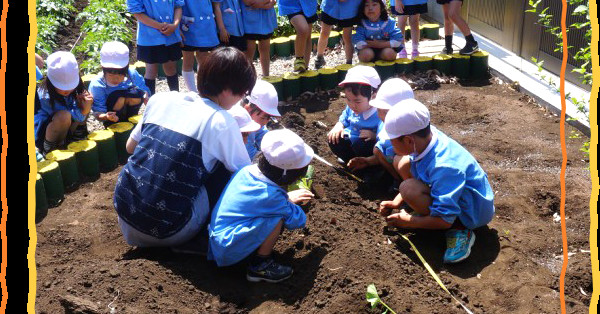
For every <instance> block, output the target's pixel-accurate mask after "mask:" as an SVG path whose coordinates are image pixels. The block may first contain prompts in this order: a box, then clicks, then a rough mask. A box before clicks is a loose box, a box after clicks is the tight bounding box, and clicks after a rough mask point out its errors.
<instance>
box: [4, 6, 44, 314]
mask: <svg viewBox="0 0 600 314" xmlns="http://www.w3.org/2000/svg"><path fill="white" fill-rule="evenodd" d="M5 2H6V1H5ZM4 8H6V6H5V7H4ZM27 11H28V15H29V33H30V34H31V35H30V36H29V41H28V44H27V56H28V58H27V60H28V61H27V68H28V69H29V89H28V90H27V152H28V154H29V184H28V186H27V189H28V191H29V192H28V193H27V194H28V198H27V226H28V229H29V248H28V249H27V266H28V268H29V294H28V297H27V313H35V297H36V291H37V269H36V266H35V248H36V246H37V230H36V226H35V180H36V178H37V161H36V157H35V137H34V134H33V107H34V96H35V58H34V55H35V43H36V39H37V33H38V28H37V18H36V2H35V0H28V1H27ZM2 29H3V30H4V27H3V28H2ZM2 37H3V38H5V37H4V36H2ZM2 50H3V51H4V50H5V49H2ZM2 174H3V175H4V171H3V172H2ZM3 186H4V185H3ZM4 291H6V290H4ZM3 312H4V311H3Z"/></svg>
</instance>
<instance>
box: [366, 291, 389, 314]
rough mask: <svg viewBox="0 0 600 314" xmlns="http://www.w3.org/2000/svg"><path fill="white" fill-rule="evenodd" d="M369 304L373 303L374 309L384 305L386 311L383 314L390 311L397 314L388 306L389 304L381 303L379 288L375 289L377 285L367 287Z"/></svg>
mask: <svg viewBox="0 0 600 314" xmlns="http://www.w3.org/2000/svg"><path fill="white" fill-rule="evenodd" d="M367 302H369V303H371V308H372V309H374V308H376V307H377V305H378V304H381V305H383V307H385V311H384V312H383V314H386V313H387V312H388V311H389V312H390V313H392V314H396V312H394V310H392V309H391V308H390V307H389V306H387V304H385V303H383V301H381V298H380V297H379V294H378V293H377V288H376V287H375V284H370V285H369V286H368V287H367Z"/></svg>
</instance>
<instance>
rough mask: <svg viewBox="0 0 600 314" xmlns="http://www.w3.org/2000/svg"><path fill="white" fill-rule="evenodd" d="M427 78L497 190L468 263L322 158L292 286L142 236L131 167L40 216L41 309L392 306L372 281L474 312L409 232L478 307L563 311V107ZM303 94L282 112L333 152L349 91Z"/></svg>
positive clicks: (584, 213)
mask: <svg viewBox="0 0 600 314" xmlns="http://www.w3.org/2000/svg"><path fill="white" fill-rule="evenodd" d="M420 79H423V80H425V82H424V83H423V84H422V85H419V86H421V87H427V88H428V90H417V91H416V92H415V93H416V98H417V99H418V100H420V101H422V102H423V103H424V104H425V105H426V106H427V107H428V108H429V109H430V111H431V115H432V124H434V125H435V126H436V127H438V128H439V129H441V130H442V131H443V132H445V133H446V134H448V135H449V136H451V137H453V138H454V139H456V140H457V141H458V142H459V143H461V144H462V145H463V146H465V147H466V148H467V149H468V150H469V151H470V152H471V153H472V154H473V155H474V156H475V157H476V158H477V160H478V161H479V163H480V164H481V166H482V167H483V169H484V170H485V171H487V173H488V176H489V179H490V183H491V185H492V188H493V190H494V192H495V195H496V199H495V204H496V216H495V217H494V220H493V221H492V222H491V223H490V224H489V226H486V227H484V228H480V229H478V230H476V231H475V233H476V235H477V240H476V242H475V246H474V248H473V251H472V254H471V256H470V257H469V258H468V259H467V260H466V261H464V262H463V263H460V264H457V265H445V264H443V263H442V262H441V261H442V255H443V252H444V249H445V243H444V242H445V238H444V234H443V232H438V231H433V232H429V231H419V232H414V231H410V230H395V229H388V228H386V227H385V222H384V220H383V218H382V217H380V216H379V214H378V213H377V211H376V209H377V207H378V204H379V202H380V201H382V200H386V199H391V198H392V197H393V196H394V195H393V194H389V193H388V189H387V187H385V186H379V185H377V184H375V185H369V186H367V185H364V184H361V183H359V182H357V181H355V180H354V179H352V178H351V177H349V176H345V175H343V174H339V173H338V172H336V171H335V170H333V169H331V168H328V167H326V166H324V165H322V164H321V163H318V162H316V161H313V163H312V164H313V165H314V167H315V181H314V184H313V189H314V192H315V195H316V198H315V200H313V201H312V202H311V203H310V204H309V205H308V207H307V211H308V214H307V216H308V221H307V226H306V228H304V229H302V230H297V231H293V232H290V231H285V232H284V233H283V235H282V236H281V238H280V241H278V243H277V245H276V248H275V252H276V254H277V255H278V258H279V259H280V260H281V261H282V262H283V263H288V264H290V265H292V266H293V267H294V270H295V273H294V275H293V277H292V278H291V279H289V280H287V281H285V282H283V283H280V284H267V283H260V284H252V283H249V282H247V281H246V279H245V267H243V266H233V267H228V268H217V267H216V266H215V264H214V263H212V262H207V261H206V260H205V259H204V258H200V257H192V256H189V255H177V254H173V253H172V252H171V251H170V250H168V249H132V248H130V247H129V246H128V245H127V244H126V243H125V242H124V241H123V238H122V236H121V233H120V230H119V227H118V224H117V215H116V213H115V211H114V209H113V205H112V195H113V190H114V184H115V182H116V179H117V176H118V173H119V171H120V167H119V168H117V169H115V170H112V171H110V172H107V173H103V174H102V175H101V177H100V179H98V180H96V181H93V182H88V183H84V184H82V185H81V186H80V187H79V189H78V190H76V191H74V192H72V193H70V194H68V196H67V197H66V198H65V200H64V202H63V203H62V204H61V205H60V206H58V207H55V208H51V209H50V210H49V212H48V216H47V217H46V218H45V219H44V220H43V221H42V222H41V223H40V224H39V225H38V226H37V234H38V243H37V251H36V264H37V275H38V279H37V282H38V285H37V300H36V306H37V308H36V309H37V312H38V313H62V312H65V311H66V312H68V311H69V310H73V309H75V308H80V309H81V308H88V309H89V310H90V311H91V312H92V313H93V312H94V311H95V312H97V313H106V312H108V311H109V309H108V308H107V306H108V305H109V303H110V305H111V306H112V307H115V308H116V310H117V313H204V312H207V313H240V312H241V313H246V312H253V313H292V312H302V313H320V312H342V313H360V312H372V313H375V312H377V311H379V312H381V311H383V310H382V309H381V308H378V309H377V310H371V309H370V305H369V303H368V302H367V300H366V299H365V293H366V289H367V286H368V285H369V284H371V283H373V284H375V285H376V286H377V289H378V292H379V296H380V297H381V299H382V300H383V301H384V302H385V303H386V304H387V305H389V306H390V307H391V308H392V309H394V311H396V312H397V313H406V312H415V313H464V310H463V309H462V308H460V307H459V306H458V305H457V304H456V303H455V302H454V301H453V300H452V299H451V298H450V296H448V295H447V294H446V292H444V291H443V290H442V289H441V288H440V287H439V286H438V284H437V283H436V282H435V280H434V279H433V278H432V277H431V276H430V275H429V273H428V272H427V270H426V269H425V268H424V267H423V266H422V264H421V262H420V260H419V259H418V257H417V255H416V254H415V253H414V252H413V251H412V250H411V248H410V245H409V244H408V243H407V242H406V241H405V240H404V239H402V237H401V236H400V234H406V235H408V237H409V238H410V239H411V241H413V243H414V244H415V245H416V247H417V248H418V250H419V251H420V253H421V254H422V255H423V257H424V258H425V259H426V260H427V262H428V263H429V264H430V265H431V267H432V268H433V269H434V270H435V271H436V273H437V274H438V275H439V277H440V278H441V280H442V281H443V282H444V284H445V285H446V286H447V287H448V289H449V290H450V291H451V292H452V293H453V294H454V295H455V296H456V297H457V298H458V299H460V300H461V301H462V302H463V303H464V304H465V305H466V306H467V307H468V308H469V309H471V310H472V311H473V312H475V313H483V312H486V313H489V312H491V313H506V312H520V313H531V312H535V313H539V312H557V311H559V310H560V303H559V280H558V278H559V275H560V268H561V265H562V259H561V255H562V254H561V234H560V224H559V223H556V222H555V220H554V214H555V213H557V212H558V210H559V203H560V181H559V174H560V163H561V151H560V142H559V118H558V117H556V116H554V115H552V114H550V113H548V112H546V111H545V110H543V109H541V108H539V107H538V106H536V105H535V104H533V103H532V101H531V100H530V99H529V98H528V97H526V96H524V95H522V94H520V93H518V92H516V91H514V90H512V89H510V88H509V86H508V85H506V84H500V83H499V82H498V80H495V79H492V81H493V83H489V84H488V83H486V82H479V83H477V84H469V85H471V86H466V85H465V86H461V85H456V84H443V82H442V84H441V85H440V84H439V83H435V84H434V83H432V82H430V81H428V80H430V79H427V78H419V79H416V78H415V81H419V80H420ZM299 99H300V100H299V101H298V102H297V103H292V104H291V105H289V106H288V108H287V109H288V113H286V114H285V115H284V117H283V118H282V119H281V120H282V123H283V124H284V125H285V126H286V127H287V128H290V129H292V130H294V131H296V132H297V133H298V134H299V135H300V136H301V137H302V138H304V140H305V141H306V142H307V143H309V145H311V146H313V147H314V148H315V150H316V152H317V153H318V154H320V155H321V156H323V157H324V158H325V159H327V160H329V161H330V162H334V161H335V158H334V157H333V155H332V153H331V152H330V151H329V148H328V146H327V143H326V134H327V132H328V131H329V129H330V128H331V127H332V126H333V125H334V124H335V122H336V121H337V118H338V116H339V114H340V113H341V111H342V110H343V108H344V105H345V104H344V101H343V99H342V98H340V95H339V94H338V93H336V92H330V93H328V94H324V93H323V94H320V93H316V94H314V95H313V96H312V97H310V98H309V99H308V98H306V97H300V98H299ZM306 108H309V110H307V109H306ZM307 111H308V112H307ZM323 125H326V127H323ZM567 130H568V132H570V131H571V130H572V129H571V128H570V127H567ZM582 144H583V139H578V138H570V139H568V140H567V145H568V155H569V163H568V168H567V179H566V182H567V200H566V201H567V204H566V215H567V220H566V221H567V235H568V239H569V253H570V258H569V268H568V271H567V278H566V299H567V311H568V312H583V311H587V306H588V305H589V301H590V297H591V293H592V275H591V267H590V255H589V242H588V238H589V231H588V228H589V210H588V203H589V191H590V188H591V187H590V185H591V184H590V177H589V171H588V163H587V161H586V160H584V159H585V158H586V157H585V156H584V155H583V153H581V152H580V151H579V148H580V147H581V145H582ZM113 301H114V302H113ZM111 302H113V303H111Z"/></svg>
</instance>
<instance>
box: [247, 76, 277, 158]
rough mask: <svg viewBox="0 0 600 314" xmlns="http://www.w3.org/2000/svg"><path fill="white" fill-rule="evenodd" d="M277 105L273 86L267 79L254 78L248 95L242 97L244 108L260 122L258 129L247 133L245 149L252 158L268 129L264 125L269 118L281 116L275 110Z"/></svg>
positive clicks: (253, 118) (258, 149)
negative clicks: (254, 80)
mask: <svg viewBox="0 0 600 314" xmlns="http://www.w3.org/2000/svg"><path fill="white" fill-rule="evenodd" d="M278 105H279V100H278V97H277V90H275V86H273V84H271V83H269V82H267V81H263V80H256V84H254V88H253V89H252V92H251V93H250V96H248V97H247V98H245V99H244V108H246V110H247V111H248V113H250V116H251V117H252V120H254V121H255V122H256V123H258V124H260V129H259V130H258V131H256V132H252V133H250V135H248V141H247V143H246V149H247V150H248V155H250V159H254V156H256V153H258V152H259V151H260V144H261V141H262V138H263V136H265V134H267V132H268V131H269V130H268V129H267V127H266V125H267V123H268V122H269V120H271V118H272V117H281V114H280V113H279V110H277V106H278Z"/></svg>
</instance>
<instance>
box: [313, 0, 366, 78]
mask: <svg viewBox="0 0 600 314" xmlns="http://www.w3.org/2000/svg"><path fill="white" fill-rule="evenodd" d="M361 1H362V0H341V1H340V0H323V2H321V11H322V12H321V35H320V36H319V43H318V44H317V58H316V59H315V69H320V68H322V67H323V66H325V57H323V54H324V53H325V48H327V42H328V40H329V34H330V33H331V28H332V27H333V25H337V26H338V27H340V28H342V29H343V31H342V39H343V42H344V52H345V53H346V63H347V64H352V55H353V54H354V46H353V45H352V27H353V26H354V25H356V23H357V22H358V20H357V18H356V16H357V15H358V7H359V6H360V2H361Z"/></svg>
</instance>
